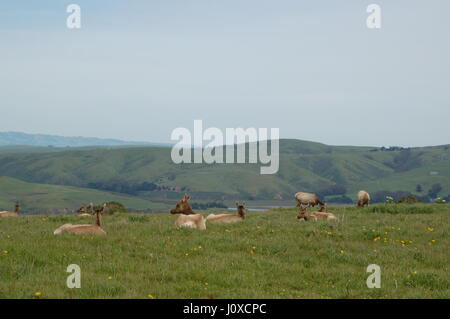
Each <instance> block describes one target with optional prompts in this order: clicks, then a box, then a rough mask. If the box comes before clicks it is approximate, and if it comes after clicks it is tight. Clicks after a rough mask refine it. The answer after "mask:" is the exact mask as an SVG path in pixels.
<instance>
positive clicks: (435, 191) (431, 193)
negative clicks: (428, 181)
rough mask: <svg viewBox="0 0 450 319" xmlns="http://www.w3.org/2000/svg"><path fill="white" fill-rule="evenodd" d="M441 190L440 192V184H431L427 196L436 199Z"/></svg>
mask: <svg viewBox="0 0 450 319" xmlns="http://www.w3.org/2000/svg"><path fill="white" fill-rule="evenodd" d="M441 190H442V186H441V184H439V183H436V184H433V185H432V186H431V188H430V190H429V191H428V196H429V197H431V198H436V197H437V195H438V194H439V193H440V191H441Z"/></svg>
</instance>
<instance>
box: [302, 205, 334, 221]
mask: <svg viewBox="0 0 450 319" xmlns="http://www.w3.org/2000/svg"><path fill="white" fill-rule="evenodd" d="M297 219H300V220H305V221H308V220H313V221H317V220H318V219H327V220H333V219H334V220H337V218H336V216H335V215H334V214H332V213H328V212H327V211H326V208H325V206H323V207H321V208H320V210H318V211H316V212H314V213H312V214H311V215H308V213H307V212H306V207H300V212H299V215H298V216H297Z"/></svg>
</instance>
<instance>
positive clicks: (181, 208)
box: [170, 194, 206, 230]
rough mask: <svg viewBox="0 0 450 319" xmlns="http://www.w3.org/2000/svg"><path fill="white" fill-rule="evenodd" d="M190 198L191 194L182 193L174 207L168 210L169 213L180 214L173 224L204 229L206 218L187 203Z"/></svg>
mask: <svg viewBox="0 0 450 319" xmlns="http://www.w3.org/2000/svg"><path fill="white" fill-rule="evenodd" d="M190 198H191V196H189V195H187V194H186V195H184V196H183V198H182V199H181V200H180V201H179V202H178V203H177V205H176V206H175V208H173V209H172V210H171V211H170V213H171V214H180V216H179V217H178V218H177V219H176V220H175V226H176V227H188V228H197V229H201V230H205V229H206V220H205V218H204V217H203V215H201V214H197V213H196V212H194V211H193V210H192V207H191V205H190V204H189V203H188V200H189V199H190Z"/></svg>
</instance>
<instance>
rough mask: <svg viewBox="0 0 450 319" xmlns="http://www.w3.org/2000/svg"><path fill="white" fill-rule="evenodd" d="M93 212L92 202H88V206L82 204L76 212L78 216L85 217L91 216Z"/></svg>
mask: <svg viewBox="0 0 450 319" xmlns="http://www.w3.org/2000/svg"><path fill="white" fill-rule="evenodd" d="M93 212H94V204H92V203H91V204H90V205H89V206H86V205H83V206H81V207H80V208H79V209H78V210H77V213H79V214H78V216H79V217H87V216H92V213H93Z"/></svg>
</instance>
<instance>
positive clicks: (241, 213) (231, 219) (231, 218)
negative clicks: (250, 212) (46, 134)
mask: <svg viewBox="0 0 450 319" xmlns="http://www.w3.org/2000/svg"><path fill="white" fill-rule="evenodd" d="M236 208H237V212H238V213H237V214H219V215H215V214H210V215H208V217H206V221H207V222H208V223H216V224H229V223H236V222H240V221H243V220H244V219H245V203H241V204H240V203H238V202H236Z"/></svg>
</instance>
